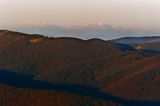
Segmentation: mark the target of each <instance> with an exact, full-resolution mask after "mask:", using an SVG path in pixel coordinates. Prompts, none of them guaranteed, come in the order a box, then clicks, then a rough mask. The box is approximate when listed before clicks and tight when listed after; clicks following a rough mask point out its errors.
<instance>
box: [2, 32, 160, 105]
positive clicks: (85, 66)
mask: <svg viewBox="0 0 160 106" xmlns="http://www.w3.org/2000/svg"><path fill="white" fill-rule="evenodd" d="M0 69H1V71H0V72H1V78H0V82H1V83H3V84H5V85H10V86H12V87H9V88H8V87H7V88H6V89H9V90H7V91H6V92H9V93H13V92H14V93H17V95H18V96H16V97H14V96H9V93H8V96H9V97H4V96H5V95H2V96H0V99H1V101H6V100H9V101H10V100H11V101H12V102H14V101H15V99H14V98H21V97H22V98H21V99H22V101H23V99H24V100H25V97H26V96H25V97H23V95H22V94H23V93H24V94H25V95H30V96H29V98H30V99H29V100H32V99H31V98H35V99H36V100H37V101H41V97H42V96H44V95H46V96H47V97H48V95H49V96H50V95H51V98H50V97H49V98H48V99H46V100H48V101H50V100H51V99H52V97H53V98H57V97H55V94H54V92H57V90H60V91H59V92H65V94H66V95H67V97H68V95H69V97H68V98H70V99H69V100H72V99H74V98H76V101H77V102H76V103H77V105H80V103H84V104H87V103H88V100H89V101H91V102H90V103H96V106H99V105H100V106H101V105H105V104H108V103H109V104H113V105H116V104H120V105H123V104H125V105H129V106H130V105H131V104H132V105H133V106H134V105H136V106H137V105H138V104H141V106H143V105H144V106H146V105H147V104H148V106H152V105H153V104H154V105H159V101H160V92H159V89H160V55H159V52H158V51H154V50H150V49H137V48H135V45H133V46H130V45H126V44H117V43H113V42H109V41H103V40H100V39H90V40H81V39H76V38H48V37H44V36H41V35H28V34H24V33H18V32H12V31H6V30H3V31H0ZM2 70H3V71H2ZM6 70H7V71H6ZM2 88H3V90H5V89H4V88H5V87H4V86H2ZM42 89H43V90H42ZM28 90H29V91H28ZM34 92H35V93H34ZM39 92H42V95H41V93H39ZM52 92H53V93H52ZM30 93H33V95H31V94H30ZM72 94H73V95H72ZM81 94H82V95H83V96H81ZM66 95H63V96H62V97H64V98H65V97H66ZM111 95H112V96H111ZM116 96H117V97H116ZM108 97H109V98H108ZM4 98H5V99H4ZM7 98H8V99H7ZM58 98H61V96H60V97H58ZM64 98H62V103H63V101H64V102H66V101H65V100H64ZM85 98H87V101H85V100H86V99H85ZM92 98H93V99H92ZM115 98H116V99H115ZM122 98H123V99H122ZM117 99H118V100H117ZM127 99H130V100H131V101H128V100H127ZM56 100H59V99H56ZM56 100H55V99H53V102H54V103H55V101H56ZM60 100H61V99H60ZM132 100H133V101H132ZM33 101H34V100H33ZM33 101H26V102H28V103H29V102H31V103H32V102H33ZM140 101H141V102H140ZM3 103H4V102H3ZM20 103H22V102H20ZM33 103H34V102H33ZM36 103H37V102H36ZM48 103H51V102H48ZM60 105H61V104H60ZM67 105H70V102H69V101H68V104H67ZM71 105H75V104H71ZM4 106H5V105H4ZM27 106H28V105H27ZM42 106H43V105H42ZM109 106H110V105H109Z"/></svg>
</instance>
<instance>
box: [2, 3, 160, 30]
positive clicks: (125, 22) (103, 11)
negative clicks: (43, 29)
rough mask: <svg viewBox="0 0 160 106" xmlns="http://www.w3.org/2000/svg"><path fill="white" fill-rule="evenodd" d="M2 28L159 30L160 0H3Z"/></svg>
mask: <svg viewBox="0 0 160 106" xmlns="http://www.w3.org/2000/svg"><path fill="white" fill-rule="evenodd" d="M0 20H1V21H0V27H1V28H7V27H11V26H12V27H14V26H26V25H35V26H36V25H59V26H74V25H87V24H90V23H98V24H99V25H101V24H107V25H111V26H113V27H120V28H124V29H129V30H142V31H160V0H0Z"/></svg>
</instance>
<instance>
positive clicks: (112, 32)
mask: <svg viewBox="0 0 160 106" xmlns="http://www.w3.org/2000/svg"><path fill="white" fill-rule="evenodd" d="M10 29H11V30H14V31H20V32H24V33H29V34H34V33H36V34H41V35H46V36H50V37H75V38H81V39H91V38H97V37H98V38H100V39H104V40H111V39H116V38H121V37H126V36H127V37H128V36H129V37H142V36H160V32H143V31H131V30H126V29H123V28H120V27H113V26H110V25H103V24H99V23H92V24H87V25H77V26H70V27H69V26H56V25H41V24H39V25H36V26H35V25H28V26H19V27H12V28H10Z"/></svg>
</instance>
